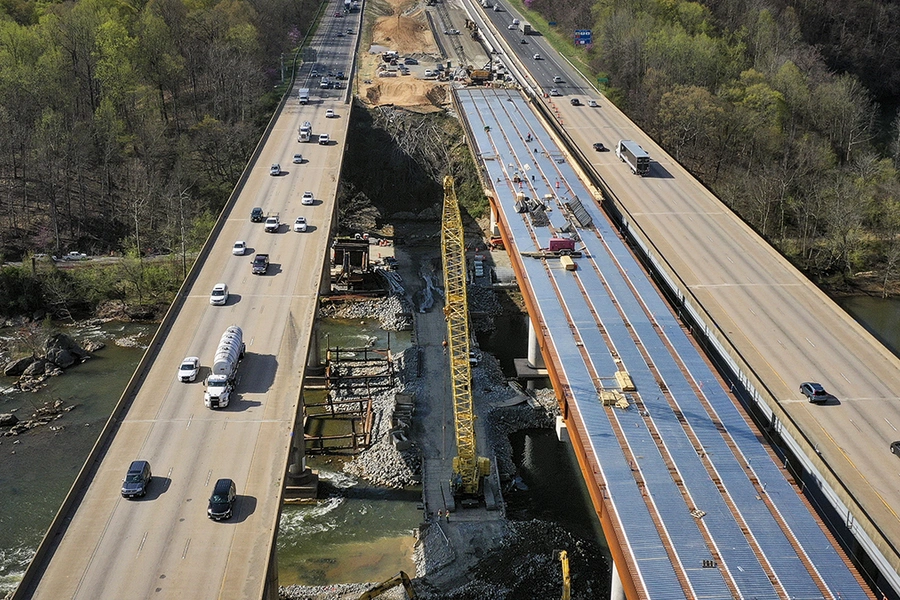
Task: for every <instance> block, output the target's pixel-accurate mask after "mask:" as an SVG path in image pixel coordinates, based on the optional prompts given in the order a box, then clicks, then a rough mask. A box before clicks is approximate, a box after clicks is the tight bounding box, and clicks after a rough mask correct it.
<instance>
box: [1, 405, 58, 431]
mask: <svg viewBox="0 0 900 600" xmlns="http://www.w3.org/2000/svg"><path fill="white" fill-rule="evenodd" d="M73 408H75V406H74V405H69V406H66V405H64V404H63V401H62V400H55V401H53V402H47V403H45V404H44V405H42V406H39V407H38V408H37V409H36V410H35V411H34V413H33V414H32V415H31V418H30V419H25V420H24V421H20V420H19V419H18V417H16V416H15V415H12V414H4V415H0V428H4V429H5V428H7V427H8V428H9V429H7V430H6V431H0V436H2V437H9V436H16V435H19V434H20V433H24V432H26V431H28V430H29V429H34V428H35V427H40V426H41V425H46V424H48V423H52V422H53V421H55V420H56V419H58V418H60V417H61V416H62V415H63V414H64V413H67V412H69V411H70V410H72V409H73Z"/></svg>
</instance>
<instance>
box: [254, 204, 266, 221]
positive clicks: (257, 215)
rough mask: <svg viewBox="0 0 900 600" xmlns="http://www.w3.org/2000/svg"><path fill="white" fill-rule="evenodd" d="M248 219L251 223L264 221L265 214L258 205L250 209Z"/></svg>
mask: <svg viewBox="0 0 900 600" xmlns="http://www.w3.org/2000/svg"><path fill="white" fill-rule="evenodd" d="M250 220H251V221H252V222H253V223H262V222H263V221H265V220H266V215H265V214H264V213H263V209H261V208H260V207H258V206H257V207H255V208H254V209H253V210H251V211H250Z"/></svg>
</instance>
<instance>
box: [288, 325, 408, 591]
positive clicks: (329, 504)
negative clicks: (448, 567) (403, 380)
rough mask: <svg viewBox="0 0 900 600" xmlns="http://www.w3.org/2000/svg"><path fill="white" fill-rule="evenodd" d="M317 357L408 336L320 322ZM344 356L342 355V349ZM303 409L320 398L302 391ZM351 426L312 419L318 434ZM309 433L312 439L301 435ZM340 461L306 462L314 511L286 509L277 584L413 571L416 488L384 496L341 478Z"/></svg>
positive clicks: (400, 346)
mask: <svg viewBox="0 0 900 600" xmlns="http://www.w3.org/2000/svg"><path fill="white" fill-rule="evenodd" d="M319 331H320V338H319V340H320V343H321V350H320V356H322V357H323V359H324V356H325V348H326V347H330V348H341V349H349V348H355V349H361V348H377V349H385V348H390V349H391V351H392V352H394V353H400V352H402V351H403V350H404V349H405V348H408V347H409V345H410V333H409V332H399V333H397V332H391V333H387V332H385V331H382V330H381V329H379V327H378V322H377V321H372V320H342V319H326V320H323V321H321V322H320V330H319ZM341 355H342V356H347V357H348V358H349V356H350V355H349V354H347V355H345V354H344V352H343V350H342V352H341ZM304 397H306V398H307V399H308V401H309V402H321V401H322V398H323V397H324V392H320V391H307V392H305V393H304ZM348 423H349V421H335V420H328V419H322V420H316V422H315V423H314V427H315V429H316V430H315V432H314V433H315V434H317V435H338V434H344V433H347V432H348V428H349V425H348ZM307 433H312V432H309V431H308V432H307ZM342 460H345V459H344V458H342V457H334V456H310V457H309V458H308V459H307V465H308V466H309V467H310V468H312V469H315V470H317V471H318V472H319V478H320V484H321V486H320V496H325V497H326V499H324V500H320V501H318V502H317V503H315V504H312V505H294V506H285V507H284V509H283V510H282V515H281V522H280V525H279V530H278V582H279V584H280V585H292V584H300V585H324V584H329V583H353V582H359V581H383V580H385V579H388V578H390V577H393V576H394V575H396V574H397V572H398V571H406V572H407V573H414V572H415V565H414V563H413V558H412V556H413V545H414V543H415V537H414V535H413V531H414V530H415V529H416V528H417V527H418V525H419V523H420V522H421V520H422V513H421V511H420V510H419V508H418V505H419V503H420V502H421V500H422V492H421V489H419V488H410V489H407V490H384V489H377V488H373V487H370V486H368V485H367V484H366V483H365V482H363V481H359V480H357V479H355V478H353V477H351V476H349V475H346V474H344V473H343V472H342V471H341V464H342V462H341V461H342Z"/></svg>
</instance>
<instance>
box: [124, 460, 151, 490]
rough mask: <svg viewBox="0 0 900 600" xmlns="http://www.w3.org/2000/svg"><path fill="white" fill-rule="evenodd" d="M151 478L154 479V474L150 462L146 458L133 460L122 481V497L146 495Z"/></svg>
mask: <svg viewBox="0 0 900 600" xmlns="http://www.w3.org/2000/svg"><path fill="white" fill-rule="evenodd" d="M151 479H153V474H152V473H150V463H148V462H147V461H146V460H136V461H134V462H132V463H131V466H130V467H128V472H127V473H126V474H125V479H124V480H123V481H122V497H123V498H134V497H135V496H145V495H146V494H147V488H148V487H149V486H150V480H151Z"/></svg>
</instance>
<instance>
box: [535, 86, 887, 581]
mask: <svg viewBox="0 0 900 600" xmlns="http://www.w3.org/2000/svg"><path fill="white" fill-rule="evenodd" d="M532 104H534V105H535V106H536V107H537V109H538V111H540V112H541V114H542V115H543V116H544V118H545V121H547V122H548V123H549V124H550V126H551V127H552V128H553V130H554V131H555V132H556V133H557V135H558V136H559V137H560V139H562V140H563V141H564V143H565V144H566V146H567V150H568V151H569V154H570V156H572V157H573V159H574V160H575V161H576V162H577V163H578V166H579V168H580V170H581V171H582V172H583V173H585V175H586V176H587V177H588V178H589V179H590V180H591V183H593V184H594V185H595V186H596V187H597V189H599V190H600V192H601V194H602V195H603V198H604V205H605V208H606V212H607V214H609V215H610V216H611V217H612V218H613V220H614V222H616V223H617V224H618V225H619V228H620V231H622V233H623V235H625V236H627V239H628V240H629V241H630V242H631V243H632V245H633V246H634V247H636V248H637V249H638V250H639V254H640V256H641V258H642V261H643V262H644V264H645V265H646V266H647V268H648V269H649V270H650V271H651V273H652V274H653V275H654V277H655V278H657V279H658V280H660V281H662V282H663V283H664V285H665V286H666V287H667V288H668V291H669V293H668V294H667V295H668V296H669V298H670V299H671V300H674V301H676V303H677V304H679V305H680V306H676V307H675V308H676V309H677V310H678V314H679V316H680V317H681V318H682V319H684V320H686V321H687V322H688V324H689V325H691V332H692V333H693V334H695V335H696V334H699V339H701V340H703V341H705V346H706V347H707V349H708V350H709V351H711V353H712V354H713V356H714V357H716V358H717V359H718V360H717V362H718V364H719V367H720V369H726V370H727V371H729V372H730V373H731V374H732V375H733V380H734V381H735V382H737V383H739V384H740V385H741V386H742V387H743V388H744V389H745V390H746V391H747V395H748V397H749V399H750V400H752V401H753V403H754V404H755V405H756V407H757V408H758V409H759V410H760V411H761V412H762V414H763V415H765V416H766V418H768V419H769V420H770V427H769V428H770V429H771V430H772V431H774V432H775V433H777V434H778V435H779V437H780V438H781V439H782V441H783V442H784V443H785V445H786V446H787V447H788V448H789V449H790V451H791V454H792V455H793V456H794V457H795V458H796V459H797V461H798V462H799V463H800V465H801V466H802V467H803V468H804V469H805V470H806V471H807V472H808V473H809V474H810V475H811V476H813V477H815V478H816V479H817V480H818V481H820V482H823V483H827V484H828V485H826V486H820V490H819V491H820V492H821V493H822V495H823V496H824V497H825V498H826V499H827V500H828V502H829V503H831V505H832V508H833V509H834V510H835V511H836V512H837V513H838V514H839V515H840V516H841V518H842V519H843V524H844V526H845V527H847V529H848V530H849V531H850V532H851V533H852V534H853V536H854V537H855V538H856V540H857V541H858V542H859V544H860V545H861V546H863V547H864V548H866V552H867V554H868V555H869V557H870V558H871V559H872V561H873V562H874V563H875V564H876V565H878V569H879V571H880V572H881V573H882V574H883V575H884V577H885V579H887V580H888V581H890V582H891V585H892V586H894V587H895V589H900V575H898V574H897V572H896V570H895V569H894V567H893V566H892V565H891V564H890V563H889V562H888V560H887V557H885V556H884V554H883V552H882V550H881V548H879V545H878V542H876V541H875V540H873V538H872V537H871V535H870V532H869V531H866V530H865V529H863V526H862V524H863V523H866V524H868V525H869V526H870V527H871V529H872V530H874V532H875V533H876V534H877V536H878V537H879V538H880V539H881V540H882V542H883V543H884V544H885V545H886V546H887V547H888V548H889V549H890V550H892V551H893V552H894V553H895V554H897V549H896V548H894V546H893V545H892V544H891V543H890V541H889V540H888V538H887V537H886V536H885V535H884V532H883V531H882V530H881V528H879V527H878V525H877V524H876V523H875V521H874V520H873V519H872V518H871V517H870V515H869V513H868V512H867V511H866V510H865V509H864V508H863V506H862V505H861V504H860V503H859V502H858V501H857V499H856V496H855V494H854V493H853V492H852V491H851V490H850V489H849V488H848V487H847V486H846V485H845V484H844V482H843V481H842V480H841V479H840V478H839V477H838V476H837V474H836V473H835V472H834V470H833V469H832V468H831V466H830V465H829V464H828V463H827V462H826V461H824V460H822V459H821V458H820V459H818V461H814V459H812V458H811V457H810V456H809V455H808V454H807V452H808V451H811V452H815V450H814V448H815V444H813V443H812V441H811V440H810V439H809V438H808V437H807V436H806V433H805V432H804V431H803V429H802V428H801V427H800V426H799V425H797V423H796V422H795V421H794V420H793V418H792V417H791V416H790V414H789V413H787V412H786V411H785V410H784V409H782V408H781V405H780V403H779V401H778V398H777V396H776V395H775V393H774V392H772V390H771V389H769V387H768V386H767V385H766V383H765V381H763V380H762V378H761V377H760V376H759V375H758V374H757V373H756V371H755V370H754V369H753V367H752V366H751V365H750V363H749V362H748V361H747V360H746V359H745V358H744V356H743V354H742V353H741V352H740V350H738V348H737V347H735V346H734V345H733V344H732V343H731V341H730V340H729V339H728V336H727V335H726V334H725V333H724V332H723V331H722V330H721V328H720V327H719V326H718V324H717V323H716V321H715V319H714V318H713V316H712V315H711V314H709V312H708V311H707V310H706V309H705V307H704V306H703V304H702V303H701V302H700V301H699V300H698V299H697V297H696V296H695V295H694V293H693V292H692V291H691V290H690V288H689V287H688V286H687V284H685V283H684V281H683V280H682V279H681V277H680V276H679V275H678V273H677V271H676V270H675V269H674V267H672V265H671V264H670V263H669V262H668V260H666V258H665V256H664V255H663V254H662V252H660V251H659V249H658V248H657V247H656V245H655V244H654V243H653V242H652V240H651V238H650V236H648V235H647V234H646V232H645V231H644V230H643V228H642V227H641V226H640V224H639V223H638V221H637V220H636V219H635V218H634V217H633V216H632V215H631V213H630V212H629V211H628V209H627V208H626V207H625V205H624V204H623V203H622V201H621V200H619V198H618V196H616V194H615V192H613V190H612V189H611V188H610V187H609V186H608V185H607V184H606V182H605V181H604V180H603V178H602V177H601V176H600V175H599V174H598V173H597V172H596V170H595V169H594V167H593V165H592V164H591V162H590V161H589V160H588V159H587V157H586V156H585V155H584V153H583V152H582V151H581V149H580V148H579V147H578V146H577V144H576V143H575V141H574V140H573V139H572V137H571V136H570V135H569V133H568V132H567V131H566V129H565V128H564V127H563V126H562V125H561V124H560V123H559V121H558V120H557V119H556V117H555V115H553V113H552V112H551V110H550V108H549V106H547V104H546V103H545V102H543V101H541V100H540V99H535V100H534V101H533V102H532ZM723 206H724V205H723ZM725 210H730V209H728V208H727V207H725ZM801 442H802V443H801ZM803 444H805V446H804V445H803ZM817 463H818V464H817ZM841 493H843V494H845V496H846V499H849V501H850V504H852V506H853V508H854V510H855V511H858V513H859V514H860V515H863V516H864V517H865V520H864V521H860V520H859V519H857V517H856V515H854V514H853V512H854V511H851V509H850V505H848V503H847V502H846V501H845V499H842V498H841ZM855 523H856V524H859V526H857V527H854V524H855Z"/></svg>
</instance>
